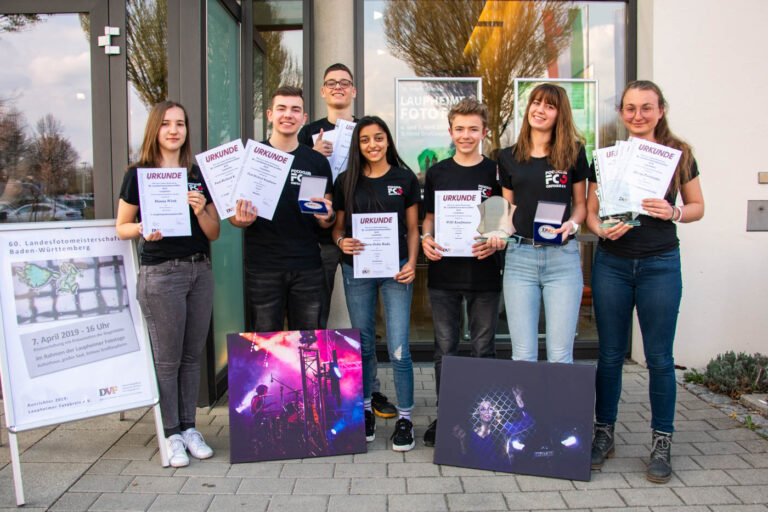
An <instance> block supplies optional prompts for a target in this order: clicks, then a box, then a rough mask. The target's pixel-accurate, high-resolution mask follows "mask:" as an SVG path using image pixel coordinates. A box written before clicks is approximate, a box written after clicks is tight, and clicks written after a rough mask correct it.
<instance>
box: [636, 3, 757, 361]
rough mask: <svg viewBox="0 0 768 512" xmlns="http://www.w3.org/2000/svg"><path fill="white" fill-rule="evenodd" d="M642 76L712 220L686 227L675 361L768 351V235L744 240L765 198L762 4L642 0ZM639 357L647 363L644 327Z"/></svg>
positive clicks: (681, 229) (682, 242)
mask: <svg viewBox="0 0 768 512" xmlns="http://www.w3.org/2000/svg"><path fill="white" fill-rule="evenodd" d="M638 8H639V13H638V25H639V26H638V78H640V79H650V80H653V81H654V82H656V83H657V84H658V85H659V86H660V87H661V89H662V90H663V91H664V95H665V96H666V99H667V101H668V103H669V104H670V110H669V112H668V116H669V121H670V124H671V127H672V129H673V131H674V132H675V133H676V134H678V135H679V136H681V137H682V138H684V139H686V140H687V141H688V142H689V143H690V144H692V146H693V147H694V154H695V156H696V159H697V162H698V164H699V169H700V171H701V184H702V188H703V190H704V198H705V202H706V213H705V215H704V218H703V219H702V220H701V221H699V222H696V223H694V224H684V225H681V226H679V229H678V233H679V237H680V248H681V255H682V256H681V257H682V262H683V302H682V305H681V308H680V318H679V321H678V328H677V338H676V340H675V360H676V363H677V364H681V365H684V366H693V367H702V366H704V365H706V363H707V362H708V361H709V360H710V359H711V358H713V357H714V356H716V355H717V354H719V353H722V352H725V351H727V350H735V351H744V352H749V353H752V352H758V351H760V352H762V353H766V352H768V343H766V333H767V332H768V314H766V313H767V311H766V299H768V286H766V279H765V276H764V275H763V274H760V272H761V271H762V270H763V269H764V267H761V266H760V265H761V263H760V262H761V261H763V262H764V261H765V259H766V255H768V232H750V233H747V232H746V210H747V200H748V199H768V185H758V184H757V172H758V171H760V170H763V171H765V170H768V158H767V157H766V146H767V142H768V85H767V84H768V65H766V54H765V52H766V47H767V45H766V29H765V20H766V19H768V2H766V1H765V0H732V1H730V2H723V1H722V0H674V1H670V0H640V1H639V7H638ZM634 332H635V335H634V340H633V354H632V355H633V358H634V359H635V360H637V361H639V362H643V361H644V358H643V356H642V345H641V337H640V331H639V329H635V331H634Z"/></svg>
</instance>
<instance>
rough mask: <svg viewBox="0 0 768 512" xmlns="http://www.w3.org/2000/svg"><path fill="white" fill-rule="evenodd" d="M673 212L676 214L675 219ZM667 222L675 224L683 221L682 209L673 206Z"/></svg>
mask: <svg viewBox="0 0 768 512" xmlns="http://www.w3.org/2000/svg"><path fill="white" fill-rule="evenodd" d="M675 212H677V217H675ZM669 220H671V221H672V222H675V223H677V222H680V221H681V220H683V209H682V208H681V207H679V206H677V205H675V206H673V207H672V218H671V219H669Z"/></svg>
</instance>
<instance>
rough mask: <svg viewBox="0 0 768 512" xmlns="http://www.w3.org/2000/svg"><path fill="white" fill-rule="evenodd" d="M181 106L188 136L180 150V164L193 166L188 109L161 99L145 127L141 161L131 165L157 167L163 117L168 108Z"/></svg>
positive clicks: (153, 108)
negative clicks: (158, 138) (159, 134)
mask: <svg viewBox="0 0 768 512" xmlns="http://www.w3.org/2000/svg"><path fill="white" fill-rule="evenodd" d="M174 107H176V108H180V109H181V111H182V112H184V125H185V126H186V127H187V136H186V137H185V138H184V144H182V145H181V148H180V151H179V165H181V166H182V167H186V168H187V171H189V170H190V169H191V168H192V165H193V164H194V162H195V161H194V159H193V158H192V150H191V149H190V148H189V116H187V110H186V109H185V108H184V107H183V106H181V105H180V104H179V103H176V102H175V101H168V100H166V101H161V102H160V103H158V104H157V105H155V106H154V107H152V110H150V111H149V117H148V119H147V126H146V127H145V128H144V140H143V141H142V143H141V155H140V156H139V161H138V162H136V163H135V164H132V165H131V167H156V166H157V165H159V164H160V145H159V144H158V143H157V134H158V133H160V127H161V126H162V125H163V118H164V117H165V113H166V112H167V111H168V109H171V108H174Z"/></svg>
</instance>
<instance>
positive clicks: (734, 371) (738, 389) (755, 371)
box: [685, 352, 768, 398]
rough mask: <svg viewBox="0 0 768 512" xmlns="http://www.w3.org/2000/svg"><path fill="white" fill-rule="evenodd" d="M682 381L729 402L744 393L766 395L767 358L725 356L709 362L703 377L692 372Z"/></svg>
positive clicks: (767, 384)
mask: <svg viewBox="0 0 768 512" xmlns="http://www.w3.org/2000/svg"><path fill="white" fill-rule="evenodd" d="M702 377H703V378H702ZM685 379H686V381H688V382H695V383H697V384H703V385H705V386H707V387H708V388H709V389H711V390H712V391H714V392H716V393H724V394H727V395H729V396H731V397H732V398H738V397H739V396H740V395H742V394H744V393H765V392H768V356H764V355H762V354H753V355H749V354H745V353H738V354H736V353H735V352H726V353H725V354H720V355H718V356H717V357H715V358H714V359H712V360H711V361H710V362H709V364H708V365H707V368H706V371H705V372H704V373H703V374H702V373H699V372H697V371H696V370H693V371H691V372H689V373H687V374H686V375H685Z"/></svg>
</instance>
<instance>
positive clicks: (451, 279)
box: [421, 98, 502, 446]
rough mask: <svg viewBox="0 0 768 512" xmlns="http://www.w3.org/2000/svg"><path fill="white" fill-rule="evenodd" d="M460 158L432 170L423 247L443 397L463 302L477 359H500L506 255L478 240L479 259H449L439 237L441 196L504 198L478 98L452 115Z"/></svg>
mask: <svg viewBox="0 0 768 512" xmlns="http://www.w3.org/2000/svg"><path fill="white" fill-rule="evenodd" d="M448 124H449V131H450V134H451V139H452V140H453V143H454V145H455V146H456V154H455V155H454V156H453V157H452V158H447V159H445V160H442V161H440V162H438V163H437V164H435V165H433V166H432V167H430V168H429V169H428V170H427V176H426V179H425V182H424V209H425V211H426V216H425V218H424V222H423V224H422V232H423V235H422V238H421V240H422V241H421V246H422V249H423V250H424V255H425V256H426V257H427V259H429V269H428V274H427V287H428V289H429V300H430V304H431V306H432V318H433V319H434V327H435V352H434V362H435V385H436V388H437V395H438V397H439V394H440V377H441V369H442V358H443V356H444V355H456V354H457V353H458V348H459V341H460V332H459V330H460V324H461V313H462V299H464V300H466V302H467V316H468V319H469V334H470V339H471V343H472V356H474V357H495V355H496V347H495V342H496V338H495V334H496V325H497V323H498V317H499V301H500V296H501V269H502V267H501V256H500V255H499V254H495V252H496V251H495V249H494V248H493V246H492V243H489V242H476V243H475V244H474V245H473V246H472V254H473V257H450V258H449V257H444V253H445V251H444V249H443V248H442V247H440V246H439V245H438V244H437V243H436V242H435V238H434V236H433V230H434V227H435V192H436V191H440V190H457V191H458V190H471V191H475V190H478V191H479V192H480V198H481V201H483V200H485V199H487V198H489V197H491V196H493V195H501V186H500V185H499V182H498V177H497V171H496V162H494V161H493V160H490V159H489V158H486V157H484V156H483V155H482V154H481V153H480V144H481V143H482V140H483V138H485V136H486V135H487V133H488V107H486V106H485V105H484V104H483V103H480V102H479V101H478V100H477V99H475V98H464V99H463V100H461V101H460V102H459V103H457V104H456V105H454V106H453V107H452V108H451V110H450V112H449V114H448ZM436 431H437V420H435V421H433V422H432V423H431V424H430V425H429V427H427V430H426V432H425V433H424V444H426V445H427V446H434V444H435V434H436Z"/></svg>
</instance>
